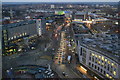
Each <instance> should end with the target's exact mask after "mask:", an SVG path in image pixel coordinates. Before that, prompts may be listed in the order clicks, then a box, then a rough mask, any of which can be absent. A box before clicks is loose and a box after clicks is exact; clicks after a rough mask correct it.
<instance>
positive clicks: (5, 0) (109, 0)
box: [2, 0, 120, 2]
mask: <svg viewBox="0 0 120 80" xmlns="http://www.w3.org/2000/svg"><path fill="white" fill-rule="evenodd" d="M119 1H120V0H2V2H119Z"/></svg>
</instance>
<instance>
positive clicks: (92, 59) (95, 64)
mask: <svg viewBox="0 0 120 80" xmlns="http://www.w3.org/2000/svg"><path fill="white" fill-rule="evenodd" d="M78 35H79V37H78V36H77V37H76V42H77V46H78V55H79V62H80V64H81V65H82V67H83V68H84V70H82V71H83V72H85V73H90V74H91V76H93V77H97V78H98V79H101V78H109V79H116V78H117V79H118V78H120V62H119V61H120V54H119V53H120V50H119V49H120V44H118V36H117V35H113V34H111V35H108V34H99V35H98V34H97V35H90V34H78Z"/></svg>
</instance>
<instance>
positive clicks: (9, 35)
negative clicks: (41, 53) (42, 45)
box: [2, 20, 42, 55]
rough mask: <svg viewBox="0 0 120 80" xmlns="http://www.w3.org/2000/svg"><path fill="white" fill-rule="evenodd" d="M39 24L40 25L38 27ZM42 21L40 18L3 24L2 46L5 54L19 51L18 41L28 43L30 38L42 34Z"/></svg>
mask: <svg viewBox="0 0 120 80" xmlns="http://www.w3.org/2000/svg"><path fill="white" fill-rule="evenodd" d="M38 25H39V27H38ZM41 26H42V23H41V22H38V20H29V21H22V22H18V23H12V24H6V25H3V26H2V47H3V55H9V54H13V53H16V52H17V49H18V48H17V46H18V42H24V43H25V44H27V43H28V41H29V39H30V38H32V37H36V36H41V35H42V33H41V32H39V31H38V30H42V27H41Z"/></svg>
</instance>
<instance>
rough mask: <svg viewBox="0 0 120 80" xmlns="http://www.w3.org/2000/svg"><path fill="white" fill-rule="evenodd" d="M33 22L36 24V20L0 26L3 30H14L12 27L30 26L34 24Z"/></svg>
mask: <svg viewBox="0 0 120 80" xmlns="http://www.w3.org/2000/svg"><path fill="white" fill-rule="evenodd" d="M35 22H36V20H28V21H21V22H16V23H10V24H5V25H2V28H3V29H8V28H14V27H18V26H22V25H27V24H32V23H35Z"/></svg>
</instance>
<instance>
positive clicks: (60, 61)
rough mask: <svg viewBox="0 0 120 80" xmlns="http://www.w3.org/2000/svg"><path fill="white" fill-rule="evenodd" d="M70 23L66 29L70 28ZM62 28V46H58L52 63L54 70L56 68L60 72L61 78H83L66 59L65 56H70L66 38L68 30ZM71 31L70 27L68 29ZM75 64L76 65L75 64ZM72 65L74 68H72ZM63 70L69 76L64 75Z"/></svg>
mask: <svg viewBox="0 0 120 80" xmlns="http://www.w3.org/2000/svg"><path fill="white" fill-rule="evenodd" d="M69 25H70V24H67V25H66V26H63V27H65V28H64V30H66V29H67V28H69V27H68V26H69ZM64 30H62V31H61V35H60V36H61V39H60V43H59V44H60V46H59V48H58V51H57V53H56V55H55V57H54V63H53V65H52V68H53V70H56V72H57V73H58V74H59V76H60V77H61V78H81V76H80V75H78V74H77V73H76V72H75V70H74V67H72V66H70V65H69V64H68V63H67V60H65V59H64V58H65V57H67V56H68V52H67V49H68V48H67V45H68V44H67V42H66V41H67V39H66V36H67V35H66V31H64ZM68 32H69V29H68ZM74 66H75V65H74ZM71 67H72V68H71ZM62 72H65V73H66V74H67V75H68V76H67V77H66V76H63V74H62Z"/></svg>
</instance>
